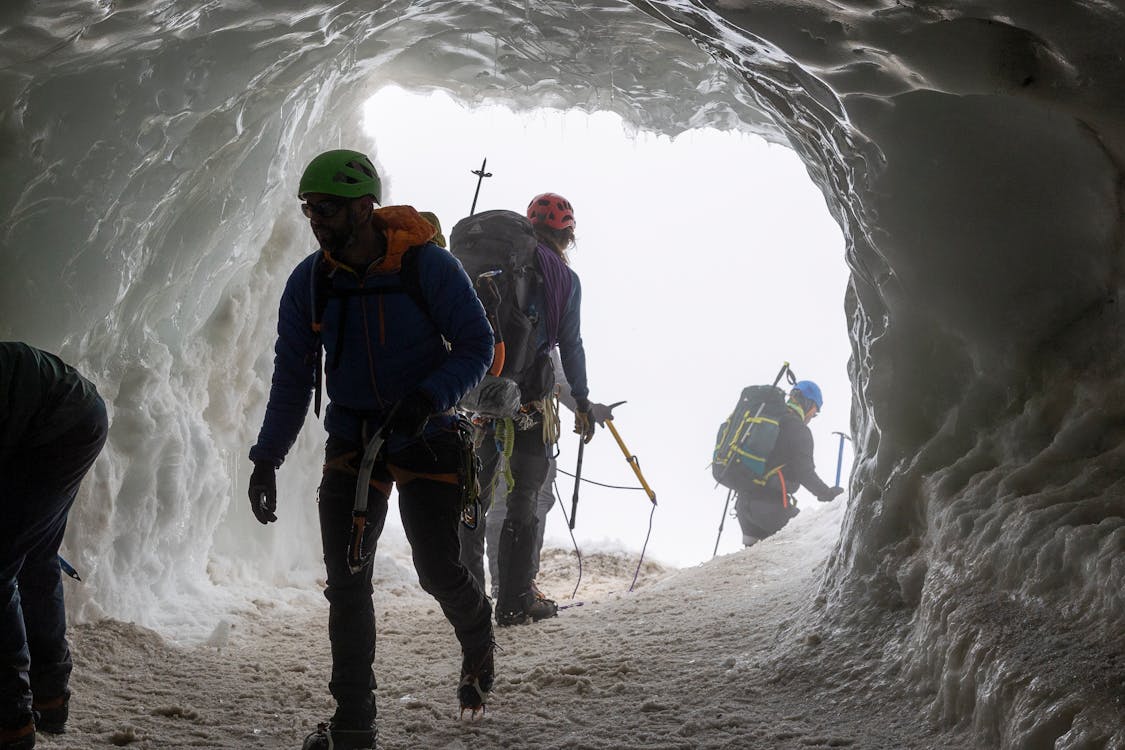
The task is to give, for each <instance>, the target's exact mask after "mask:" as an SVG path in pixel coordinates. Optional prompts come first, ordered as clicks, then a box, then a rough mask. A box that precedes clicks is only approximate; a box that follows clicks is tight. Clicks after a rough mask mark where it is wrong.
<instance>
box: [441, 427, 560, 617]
mask: <svg viewBox="0 0 1125 750" xmlns="http://www.w3.org/2000/svg"><path fill="white" fill-rule="evenodd" d="M498 453H499V452H498V450H497V448H496V445H495V441H494V440H492V439H491V438H490V437H489V436H488V435H486V436H485V437H484V439H483V440H482V445H481V454H480V455H481V463H482V471H481V476H480V482H481V487H482V488H488V487H490V486H491V485H492V479H493V476H494V475H495V472H496V471H498V470H499V468H500V461H499V455H498ZM509 468H510V469H511V473H512V480H513V481H512V486H511V487H510V488H509V489H508V499H507V516H506V518H505V519H504V524H503V526H502V527H501V529H500V537H499V543H498V544H497V568H498V573H499V581H498V584H499V586H498V588H499V592H498V598H497V608H498V609H500V610H503V611H512V610H516V609H518V608H519V607H520V604H519V600H520V597H522V596H523V594H525V593H527V592H528V591H529V590H530V589H531V580H532V578H533V576H534V575H535V572H536V571H535V565H534V560H535V555H536V553H537V551H538V547H539V543H540V541H541V540H542V536H541V535H540V533H539V518H538V515H537V513H536V505H537V498H538V496H539V490H540V489H541V488H542V486H543V482H544V481H545V480H546V478H547V472H548V469H549V468H550V460H549V458H548V457H547V446H546V445H544V443H543V426H542V423H541V422H540V421H539V420H538V419H536V420H535V421H534V422H533V423H532V424H531V425H530V426H529V427H527V428H526V429H522V430H521V429H517V430H516V431H515V438H514V441H513V444H512V455H511V458H510V459H509ZM488 502H489V503H491V500H489V501H488ZM483 537H484V525H483V524H481V525H480V526H478V528H477V529H476V530H475V533H470V532H468V530H465V531H462V541H463V542H464V543H465V544H464V547H463V548H462V552H461V555H462V560H463V561H464V563H465V566H466V567H467V568H469V569H470V570H471V571H473V575H474V577H475V578H476V579H477V580H478V581H481V582H483V581H484V544H483Z"/></svg>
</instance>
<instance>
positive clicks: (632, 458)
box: [605, 401, 656, 505]
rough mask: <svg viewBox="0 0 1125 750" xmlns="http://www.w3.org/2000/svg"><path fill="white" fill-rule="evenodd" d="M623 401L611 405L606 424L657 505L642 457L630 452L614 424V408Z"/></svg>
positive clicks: (627, 461)
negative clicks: (646, 478)
mask: <svg viewBox="0 0 1125 750" xmlns="http://www.w3.org/2000/svg"><path fill="white" fill-rule="evenodd" d="M623 403H625V402H624V401H618V402H617V403H616V404H610V405H609V412H610V414H609V416H608V417H606V418H605V426H606V427H608V428H609V431H610V432H611V433H613V439H614V440H616V441H617V446H618V447H619V448H621V452H622V453H624V454H625V461H626V463H628V464H629V466H631V467H632V469H633V473H634V474H636V475H637V480H638V481H639V482H640V483H641V487H643V488H644V490H645V494H646V495H648V499H649V500H650V501H651V502H652V504H653V505H656V493H655V492H653V491H652V488H651V487H649V486H648V482H646V481H645V475H644V474H642V473H641V462H640V459H638V458H637V457H636V456H634V455H633V454H632V453H630V452H629V449H628V448H626V447H625V441H624V440H622V439H621V433H620V432H618V431H617V428H616V427H614V426H613V409H614V408H615V407H617V406H621V404H623Z"/></svg>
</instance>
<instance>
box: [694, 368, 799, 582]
mask: <svg viewBox="0 0 1125 750" xmlns="http://www.w3.org/2000/svg"><path fill="white" fill-rule="evenodd" d="M783 377H784V378H786V379H787V380H788V381H789V383H791V384H792V383H795V382H797V376H796V375H794V374H793V370H791V369H790V368H789V363H788V362H782V363H781V369H780V370H778V371H777V376H776V377H775V378H774V379H773V387H774V388H776V387H777V384H778V383H780V382H781V379H782V378H783ZM765 408H766V405H765V403H762V404H761V405H760V406H759V407H758V410H757V411H756V412H754V420H756V419H757V418H758V417H760V416H761V415H762V409H765ZM755 424H757V422H756V421H753V420H751V422H750V427H749V428H748V429H747V430H746V434H745V435H743V436H742V440H741V441H739V444H740V445H741V443H742V441H745V440H746V438H748V437H750V433H751V432H752V431H753V429H754V425H755ZM730 464H731V459H730V457H729V456H728V457H727V465H726V466H725V467H723V473H722V474H720V475H719V480H718V481H717V482H715V486H716V487H717V486H718V485H720V484H722V481H723V479H724V478H725V477H726V475H727V472H728V471H730ZM733 494H734V490H733V489H730V490H728V491H727V501H726V502H725V503H723V516H722V518H720V519H719V533H718V534H716V535H715V550H714V551H713V552H712V553H711V559H712V560H714V559H715V556H716V555H717V554H719V539H721V538H722V536H723V525H724V524H725V523H726V521H727V511H728V510H729V509H730V499H731V496H732V495H733Z"/></svg>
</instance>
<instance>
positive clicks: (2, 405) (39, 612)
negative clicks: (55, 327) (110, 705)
mask: <svg viewBox="0 0 1125 750" xmlns="http://www.w3.org/2000/svg"><path fill="white" fill-rule="evenodd" d="M108 430H109V422H108V419H107V417H106V408H105V402H103V401H102V398H101V396H99V395H98V391H97V388H95V387H94V384H93V383H91V382H90V381H89V380H87V379H86V378H85V377H83V376H82V375H80V374H79V373H78V371H77V370H75V369H74V368H73V367H71V366H70V365H68V364H66V363H65V362H63V361H62V360H61V359H59V358H58V357H57V356H55V355H54V354H50V353H48V352H45V351H42V350H40V349H36V348H34V347H32V346H29V345H27V344H25V343H22V342H18V341H2V342H0V518H2V519H3V521H2V522H0V612H2V614H0V748H4V749H5V750H23V749H24V748H31V747H34V746H35V734H36V731H37V730H38V731H41V732H47V733H52V734H57V733H60V732H63V731H64V730H65V728H66V722H67V718H68V716H69V711H70V688H69V681H70V673H71V670H72V661H71V656H70V647H69V645H68V644H67V640H66V610H65V607H64V600H63V588H62V574H61V571H60V568H59V545H61V544H62V539H63V533H64V532H65V531H66V521H67V515H68V514H69V512H70V508H71V506H72V505H73V503H74V498H75V497H76V495H77V494H78V487H79V485H80V484H81V482H82V479H83V477H85V476H86V473H87V472H88V471H89V470H90V467H91V466H93V464H94V460H95V459H96V458H97V457H98V454H99V453H101V450H102V446H104V445H105V441H106V435H107V433H108Z"/></svg>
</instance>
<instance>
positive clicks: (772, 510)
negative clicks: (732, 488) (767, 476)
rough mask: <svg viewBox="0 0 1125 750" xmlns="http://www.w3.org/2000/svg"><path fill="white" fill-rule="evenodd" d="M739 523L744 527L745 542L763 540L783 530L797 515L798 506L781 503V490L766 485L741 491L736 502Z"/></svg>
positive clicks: (743, 537)
mask: <svg viewBox="0 0 1125 750" xmlns="http://www.w3.org/2000/svg"><path fill="white" fill-rule="evenodd" d="M734 509H735V513H736V514H737V516H738V525H739V526H741V527H742V541H743V544H746V545H747V546H749V544H750V542H749V541H748V539H750V538H753V539H755V540H762V539H765V538H766V537H769V536H773V535H774V534H776V533H777V532H779V531H781V529H783V528H784V527H785V525H786V524H787V523H789V521H790V519H792V518H793V517H794V516H796V515H797V513H798V511H797V506H796V505H793V504H792V501H790V503H789V505H788V507H786V506H784V505H782V503H781V491H780V490H774V489H773V488H771V487H765V488H763V489H762V490H760V491H754V490H751V491H749V492H739V493H738V496H737V500H736V501H735V503H734Z"/></svg>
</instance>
